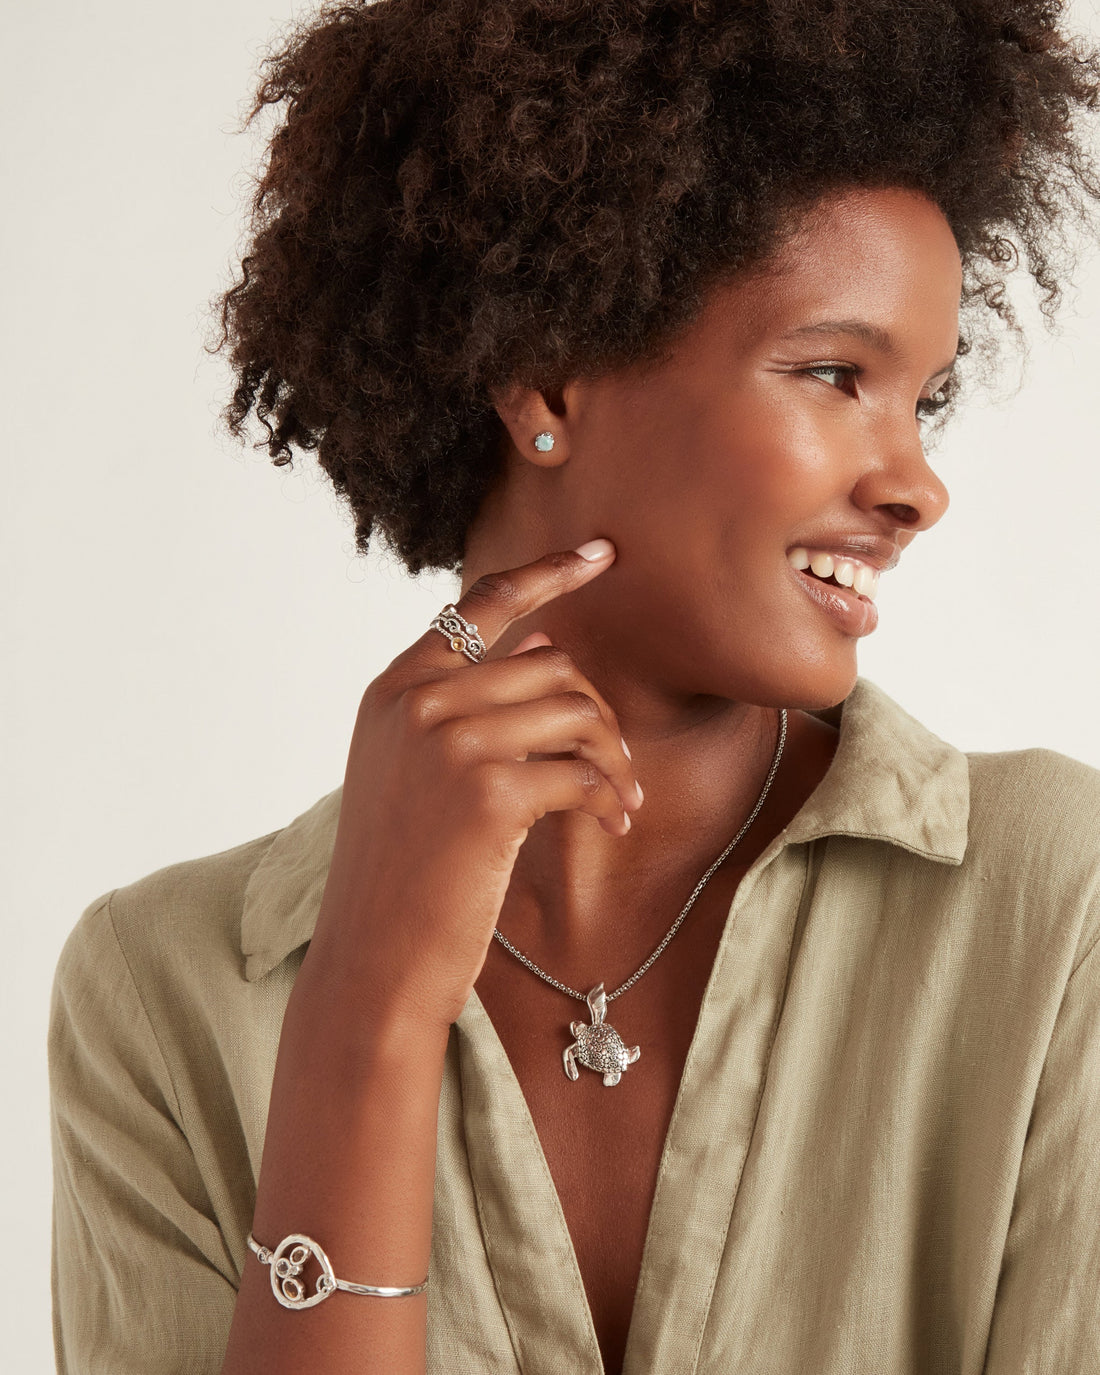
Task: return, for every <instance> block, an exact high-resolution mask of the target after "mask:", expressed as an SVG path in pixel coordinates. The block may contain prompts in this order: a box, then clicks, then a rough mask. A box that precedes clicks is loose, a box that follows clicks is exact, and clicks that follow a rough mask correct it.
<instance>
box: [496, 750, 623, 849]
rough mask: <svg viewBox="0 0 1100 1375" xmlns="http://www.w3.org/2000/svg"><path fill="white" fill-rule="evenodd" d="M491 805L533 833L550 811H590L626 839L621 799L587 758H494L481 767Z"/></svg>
mask: <svg viewBox="0 0 1100 1375" xmlns="http://www.w3.org/2000/svg"><path fill="white" fill-rule="evenodd" d="M479 771H480V773H481V780H482V788H483V789H484V792H485V795H486V797H487V798H489V799H490V801H489V803H488V805H490V806H493V807H503V808H504V810H505V812H506V813H507V815H508V816H509V817H515V816H517V815H518V816H519V817H520V818H521V820H522V824H523V825H524V826H525V827H526V828H527V829H530V827H532V826H533V825H534V824H535V822H536V821H537V820H538V819H539V817H542V816H545V815H546V813H547V812H567V811H576V812H588V813H589V815H590V816H594V817H596V818H597V820H598V821H599V823H600V825H601V826H602V827H603V828H604V830H605V831H607V832H608V833H609V834H611V835H626V833H627V831H629V830H630V817H629V816H627V814H626V812H625V811H624V810H623V806H622V803H621V802H620V801H619V795H618V793H616V791H615V789H614V788H613V787H612V786H611V784H610V783H609V782H608V781H607V779H606V778H605V777H604V776H603V774H601V773H600V771H599V769H597V768H596V766H595V765H594V764H591V763H589V762H588V760H585V759H538V760H527V761H525V762H523V763H519V762H513V761H511V760H508V761H504V760H495V761H490V762H487V763H485V764H482V765H480V766H479Z"/></svg>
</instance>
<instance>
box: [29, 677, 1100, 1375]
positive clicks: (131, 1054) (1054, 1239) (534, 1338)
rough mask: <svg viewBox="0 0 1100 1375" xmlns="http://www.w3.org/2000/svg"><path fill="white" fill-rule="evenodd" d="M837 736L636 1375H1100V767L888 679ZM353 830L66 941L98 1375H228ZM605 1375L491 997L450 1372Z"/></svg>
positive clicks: (70, 1342) (76, 1198) (62, 1300)
mask: <svg viewBox="0 0 1100 1375" xmlns="http://www.w3.org/2000/svg"><path fill="white" fill-rule="evenodd" d="M821 714H822V715H823V716H825V717H826V718H828V719H831V720H833V721H834V722H837V723H838V724H839V727H840V737H839V743H838V747H837V752H836V755H835V757H834V760H833V762H832V764H831V766H830V768H829V770H828V773H827V774H826V776H825V777H824V779H823V780H822V782H821V783H820V785H819V786H818V788H817V789H816V791H815V792H814V794H813V795H812V796H811V797H810V798H809V799H808V801H807V802H806V803H805V805H804V806H803V808H802V809H801V811H800V812H799V813H798V815H797V816H796V817H795V818H794V819H793V821H792V822H791V823H790V824H789V825H788V826H787V828H786V829H785V830H784V831H783V832H782V833H781V834H779V835H778V836H777V837H776V838H775V839H774V841H773V842H772V843H771V844H770V845H769V846H768V848H767V849H766V850H765V851H764V852H763V853H762V854H761V855H760V856H759V857H758V858H757V859H756V861H755V862H754V863H753V864H752V866H751V868H750V869H749V871H748V873H747V874H746V875H745V877H744V879H743V880H742V882H741V884H740V885H739V887H738V889H737V892H736V895H735V897H734V899H733V901H732V904H731V906H730V910H729V914H728V917H727V919H726V923H725V927H724V932H723V936H722V941H721V945H720V948H719V951H718V955H717V957H716V959H715V963H714V966H713V969H712V972H711V976H710V980H709V983H708V985H707V990H706V994H705V996H704V999H703V1003H702V1007H701V1010H700V1014H699V1020H698V1024H697V1027H696V1031H695V1035H694V1039H693V1042H692V1045H691V1050H690V1053H689V1055H688V1059H687V1063H686V1066H685V1069H684V1074H683V1079H682V1081H681V1085H680V1089H679V1095H678V1098H677V1101H676V1106H675V1111H674V1114H673V1117H672V1121H671V1124H670V1126H669V1130H668V1135H667V1138H666V1142H665V1147H664V1154H663V1157H662V1163H661V1168H660V1175H659V1179H658V1184H657V1190H656V1195H655V1198H654V1201H653V1207H652V1212H651V1215H650V1220H649V1230H648V1235H647V1241H646V1248H645V1254H644V1259H643V1264H642V1271H641V1277H640V1281H639V1286H638V1290H637V1296H636V1302H635V1306H634V1312H633V1318H632V1323H631V1328H630V1334H629V1341H628V1347H627V1351H626V1357H625V1364H624V1368H623V1369H624V1375H643V1373H644V1375H719V1372H721V1375H729V1372H731V1371H744V1372H752V1373H753V1375H803V1372H809V1371H812V1372H814V1375H856V1373H857V1372H867V1373H868V1375H1048V1373H1049V1375H1054V1373H1055V1372H1057V1373H1058V1375H1076V1373H1078V1372H1082V1373H1086V1375H1087V1373H1088V1372H1100V955H1098V954H1097V953H1096V943H1097V937H1098V935H1100V890H1098V874H1100V771H1097V770H1094V769H1091V768H1088V767H1086V766H1085V765H1083V764H1079V763H1076V762H1074V761H1073V760H1070V759H1067V758H1065V757H1064V756H1062V755H1059V754H1056V753H1053V752H1051V751H1048V750H1038V749H1037V750H1025V751H1020V752H1013V753H999V754H971V755H965V754H963V753H961V752H960V751H959V750H957V749H954V748H953V747H952V746H950V745H948V744H945V743H944V742H943V741H942V740H940V739H938V738H937V737H936V736H935V735H933V734H932V733H931V732H930V731H928V730H927V729H925V728H924V727H922V726H921V725H919V724H918V723H917V722H916V721H914V720H913V719H912V718H911V717H910V716H908V715H907V714H906V713H905V712H904V711H903V710H902V709H901V708H900V707H899V706H897V705H896V704H895V703H894V702H893V701H892V700H891V699H890V698H889V697H888V696H886V695H885V694H884V693H883V692H882V691H881V690H879V689H878V688H876V687H875V686H874V685H873V684H871V683H870V682H868V681H867V680H866V679H860V680H859V682H858V683H857V685H856V687H855V689H854V690H853V692H852V693H851V695H850V696H849V697H848V698H847V699H846V701H845V702H844V703H843V704H842V705H841V707H838V708H834V709H833V710H832V712H831V713H830V712H823V713H821ZM339 805H340V789H337V790H336V791H334V792H331V793H329V794H328V795H327V796H326V797H323V798H321V799H320V801H318V802H317V803H316V804H315V805H314V806H313V807H311V808H310V809H309V810H308V811H307V812H305V813H304V814H303V815H302V816H300V817H298V819H297V820H295V821H294V822H292V823H291V824H290V825H289V826H287V827H285V828H284V829H282V830H279V831H275V832H273V833H271V834H269V835H266V836H262V837H259V838H258V839H255V840H251V841H249V842H247V843H246V844H243V845H239V846H237V847H235V848H233V849H230V850H226V851H224V852H223V853H221V854H216V855H210V856H207V857H204V858H201V859H195V860H191V861H187V862H184V863H180V864H174V865H171V866H169V867H168V868H165V869H161V870H159V871H158V872H156V873H153V874H150V875H148V876H146V877H144V878H141V879H139V880H138V881H136V882H134V883H130V884H127V885H125V886H123V887H119V888H116V889H115V890H114V891H112V892H110V893H108V894H106V895H104V896H103V897H101V898H99V899H98V900H97V901H95V902H93V903H92V904H91V905H90V906H89V907H88V908H87V910H86V911H85V912H84V914H83V916H82V917H81V918H80V921H79V923H78V925H77V926H76V928H75V930H74V931H73V933H72V935H71V936H70V938H69V940H68V942H67V944H66V946H65V949H64V952H63V954H62V956H61V960H60V963H59V965H58V970H57V975H56V981H55V987H54V998H53V1005H52V1014H51V1026H50V1039H49V1051H50V1072H51V1093H52V1099H51V1101H52V1128H53V1150H54V1169H55V1202H54V1266H53V1284H54V1312H55V1340H56V1350H57V1361H58V1369H59V1371H61V1372H64V1373H66V1375H138V1373H139V1372H140V1375H169V1373H171V1375H191V1373H192V1372H196V1373H198V1372H203V1373H205V1372H211V1373H212V1375H216V1372H218V1371H219V1370H220V1369H221V1363H222V1360H223V1356H224V1351H225V1346H226V1341H227V1335H228V1331H229V1325H230V1321H231V1318H232V1313H233V1306H234V1302H235V1299H236V1291H237V1286H238V1283H239V1278H240V1275H241V1271H242V1269H243V1267H244V1266H245V1265H249V1264H251V1265H254V1264H256V1260H255V1258H254V1257H253V1256H251V1254H250V1253H249V1251H248V1250H247V1245H246V1238H247V1235H248V1232H249V1229H250V1226H251V1221H252V1212H253V1205H254V1201H255V1189H256V1179H257V1176H258V1172H259V1166H260V1155H261V1149H262V1145H263V1139H264V1127H265V1119H266V1114H267V1105H268V1098H269V1095H270V1088H271V1080H272V1074H273V1071H274V1065H275V1055H276V1050H277V1044H278V1038H279V1032H280V1027H281V1023H282V1017H283V1012H284V1009H285V1006H286V1002H287V998H288V995H289V992H290V989H291V986H292V984H293V982H294V977H295V974H296V972H297V970H298V968H299V967H300V964H301V960H302V956H303V953H304V947H305V945H306V943H307V942H308V940H309V937H310V933H311V931H312V928H313V925H314V922H315V920H316V916H317V911H318V907H319V904H320V900H321V895H322V892H323V889H324V885H325V879H326V876H327V871H328V865H329V862H330V859H331V854H332V848H333V844H334V840H335V830H336V821H337V816H338V812H339ZM519 972H520V971H517V974H518V973H519ZM312 1163H313V1162H309V1161H305V1160H303V1162H302V1164H303V1169H304V1168H307V1167H309V1166H310V1165H311V1164H312ZM608 1229H609V1238H611V1237H613V1233H614V1219H613V1218H609V1219H608ZM264 1240H266V1241H267V1243H268V1244H270V1245H274V1244H275V1242H276V1241H278V1238H274V1237H273V1238H266V1239H264ZM319 1240H320V1241H321V1243H322V1245H323V1244H324V1239H323V1238H319ZM334 1263H336V1262H335V1258H334ZM337 1271H338V1273H339V1267H338V1266H337ZM353 1278H354V1276H353ZM330 1301H331V1302H334V1303H340V1302H365V1301H366V1300H358V1299H356V1300H352V1299H350V1298H347V1297H346V1296H341V1295H336V1296H334V1297H333V1299H332V1300H330ZM274 1302H275V1300H274V1299H272V1303H274ZM602 1369H603V1367H602V1364H601V1358H600V1352H599V1348H598V1346H597V1343H596V1338H595V1333H594V1329H593V1325H592V1320H591V1316H590V1312H589V1308H588V1304H587V1301H586V1297H585V1292H584V1288H583V1285H582V1282H581V1277H580V1272H579V1270H578V1267H577V1262H576V1258H575V1255H574V1252H573V1247H572V1244H571V1241H570V1238H569V1234H568V1231H567V1228H566V1225H565V1221H564V1217H563V1213H562V1210H561V1206H560V1203H559V1201H558V1197H557V1194H556V1192H555V1189H554V1185H553V1181H552V1179H551V1177H550V1174H549V1171H548V1169H547V1165H546V1162H545V1159H544V1156H543V1153H542V1150H541V1147H540V1145H539V1141H538V1137H537V1135H536V1132H535V1129H534V1125H533V1123H532V1120H531V1117H530V1114H529V1112H528V1109H527V1106H526V1103H525V1100H524V1098H523V1095H522V1092H521V1090H520V1087H519V1084H518V1082H517V1080H516V1078H515V1075H514V1074H513V1072H512V1069H511V1066H510V1064H509V1062H508V1059H507V1057H506V1055H505V1053H504V1050H503V1047H502V1045H501V1043H500V1041H499V1040H498V1038H497V1036H496V1033H495V1031H494V1029H493V1026H492V1023H491V1022H490V1020H489V1018H488V1016H487V1015H486V1012H485V1010H484V1008H483V1007H482V1005H481V1003H480V1002H479V1000H478V998H477V995H476V993H475V994H473V995H472V996H471V998H470V1000H469V1002H468V1003H467V1005H466V1007H465V1009H464V1010H463V1012H462V1015H461V1016H460V1018H459V1019H458V1021H457V1022H456V1023H455V1025H454V1027H453V1028H452V1031H451V1037H450V1042H449V1045H448V1049H447V1058H446V1067H445V1073H444V1080H443V1088H442V1095H441V1101H440V1112H439V1143H438V1164H437V1176H436V1193H435V1211H434V1225H433V1243H432V1259H431V1284H430V1286H429V1289H428V1370H429V1371H430V1372H431V1373H432V1375H444V1373H446V1375H453V1372H454V1371H457V1370H472V1371H477V1372H479V1373H480V1375H517V1372H525V1375H559V1373H560V1372H569V1373H570V1375H598V1373H599V1372H601V1371H602Z"/></svg>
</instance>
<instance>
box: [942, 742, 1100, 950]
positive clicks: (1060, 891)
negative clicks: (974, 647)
mask: <svg viewBox="0 0 1100 1375" xmlns="http://www.w3.org/2000/svg"><path fill="white" fill-rule="evenodd" d="M966 758H967V763H968V767H969V773H970V816H969V822H968V841H967V862H968V865H969V866H970V869H971V872H972V873H976V874H977V875H978V876H979V878H980V879H981V882H982V885H983V887H984V889H985V890H986V891H987V892H988V893H989V894H990V896H992V897H995V899H996V901H997V903H998V905H999V907H1000V909H1001V910H1002V911H1004V912H1008V911H1017V912H1024V911H1031V912H1033V913H1037V914H1038V917H1039V919H1040V922H1039V926H1038V927H1037V928H1033V929H1041V930H1048V931H1049V930H1052V929H1055V928H1057V929H1060V930H1062V931H1063V932H1065V933H1066V934H1071V933H1072V935H1073V936H1074V940H1073V955H1072V968H1074V969H1076V968H1077V966H1078V965H1079V964H1080V962H1081V961H1082V960H1083V959H1084V957H1085V955H1087V954H1088V952H1089V951H1090V950H1091V949H1092V947H1093V945H1095V943H1096V941H1097V939H1098V938H1100V769H1095V768H1092V767H1091V766H1090V765H1088V764H1084V763H1081V762H1080V761H1079V760H1077V759H1071V758H1070V757H1068V756H1067V755H1064V754H1060V753H1058V752H1057V751H1056V750H1049V749H1026V750H1011V751H1001V752H991V753H971V754H968V755H967V756H966Z"/></svg>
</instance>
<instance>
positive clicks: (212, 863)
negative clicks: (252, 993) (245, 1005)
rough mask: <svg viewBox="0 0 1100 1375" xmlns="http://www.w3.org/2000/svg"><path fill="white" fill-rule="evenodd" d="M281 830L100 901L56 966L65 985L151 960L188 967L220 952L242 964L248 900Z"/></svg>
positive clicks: (168, 869) (161, 872)
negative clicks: (114, 966)
mask: <svg viewBox="0 0 1100 1375" xmlns="http://www.w3.org/2000/svg"><path fill="white" fill-rule="evenodd" d="M280 834H281V831H272V832H270V833H268V834H267V835H263V836H258V837H256V838H255V839H252V840H248V841H245V842H243V843H242V844H239V845H235V846H233V847H232V848H231V849H227V850H221V851H218V852H217V853H215V854H210V855H203V856H200V857H198V858H195V859H188V860H182V861H179V862H177V863H174V864H169V865H166V866H164V867H163V868H160V869H156V870H154V871H152V872H150V873H148V874H145V875H143V876H142V877H140V878H138V879H135V880H133V881H132V882H130V883H127V884H124V885H121V886H119V887H117V888H114V889H112V890H111V891H110V892H107V893H104V894H102V895H101V896H100V897H98V898H96V899H95V900H94V901H93V902H91V903H89V904H88V906H87V907H86V908H85V909H84V911H83V912H82V914H81V916H80V919H79V920H78V921H77V923H76V925H75V926H74V928H73V930H72V932H71V933H70V935H69V937H68V939H67V940H66V942H65V945H64V948H63V950H62V952H61V957H60V959H59V961H58V967H57V979H58V982H59V983H61V984H64V983H65V982H66V981H68V980H71V979H73V978H75V977H79V976H80V975H81V974H82V972H84V971H87V970H89V969H94V968H95V967H96V966H98V965H100V963H101V962H110V961H111V960H112V959H121V960H122V961H123V963H124V964H126V965H127V966H128V967H129V968H130V971H131V973H133V972H134V967H135V966H139V967H140V966H143V965H145V964H147V963H148V961H149V960H150V959H151V958H155V959H156V960H157V961H158V962H160V963H162V964H163V963H172V964H180V965H181V966H186V965H188V964H189V963H193V961H194V959H195V957H196V956H198V955H201V956H202V957H203V958H204V959H205V960H207V961H208V960H209V959H210V958H211V956H213V955H214V954H215V953H219V952H220V953H221V954H222V955H223V956H226V957H229V958H234V956H235V959H236V961H237V962H238V963H239V962H240V959H241V954H240V922H241V911H242V906H243V902H244V894H245V892H246V890H247V887H248V883H249V880H250V878H251V877H252V874H253V872H254V871H255V869H256V867H257V865H258V864H259V863H260V862H261V860H262V859H263V857H264V855H265V854H266V853H267V851H268V850H269V848H270V847H271V845H272V843H273V842H274V841H275V840H276V839H277V838H278V836H279V835H280Z"/></svg>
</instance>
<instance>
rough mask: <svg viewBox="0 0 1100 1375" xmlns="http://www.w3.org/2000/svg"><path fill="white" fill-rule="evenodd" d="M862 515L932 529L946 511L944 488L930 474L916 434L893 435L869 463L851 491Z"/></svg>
mask: <svg viewBox="0 0 1100 1375" xmlns="http://www.w3.org/2000/svg"><path fill="white" fill-rule="evenodd" d="M852 500H853V501H854V502H855V504H856V505H857V506H858V507H859V508H860V510H861V511H875V512H880V513H881V514H882V515H883V516H884V517H885V518H886V519H887V520H888V521H889V523H890V524H891V525H894V526H900V527H902V528H903V529H906V530H912V531H913V533H914V534H916V532H917V531H918V530H928V529H931V527H932V526H933V525H935V523H936V522H937V521H938V520H939V519H940V517H941V516H942V515H943V514H944V512H945V511H946V510H947V507H948V503H949V501H950V497H949V496H948V493H947V488H946V487H945V486H944V484H943V483H942V482H941V481H940V479H939V477H938V476H937V475H936V474H935V473H934V472H933V471H932V469H931V467H930V466H929V464H928V460H927V458H926V457H925V454H924V445H923V443H922V442H921V437H920V434H919V432H917V433H914V432H912V431H910V432H909V433H908V434H906V435H904V436H902V435H894V436H892V438H891V439H890V440H889V441H888V442H887V443H885V444H884V445H883V447H882V448H881V449H880V450H879V452H878V453H877V454H876V455H875V457H874V458H873V459H872V460H869V461H868V462H867V464H866V465H865V467H864V469H863V471H862V472H861V474H860V476H859V478H858V479H857V481H856V484H855V487H854V488H853V490H852Z"/></svg>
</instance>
